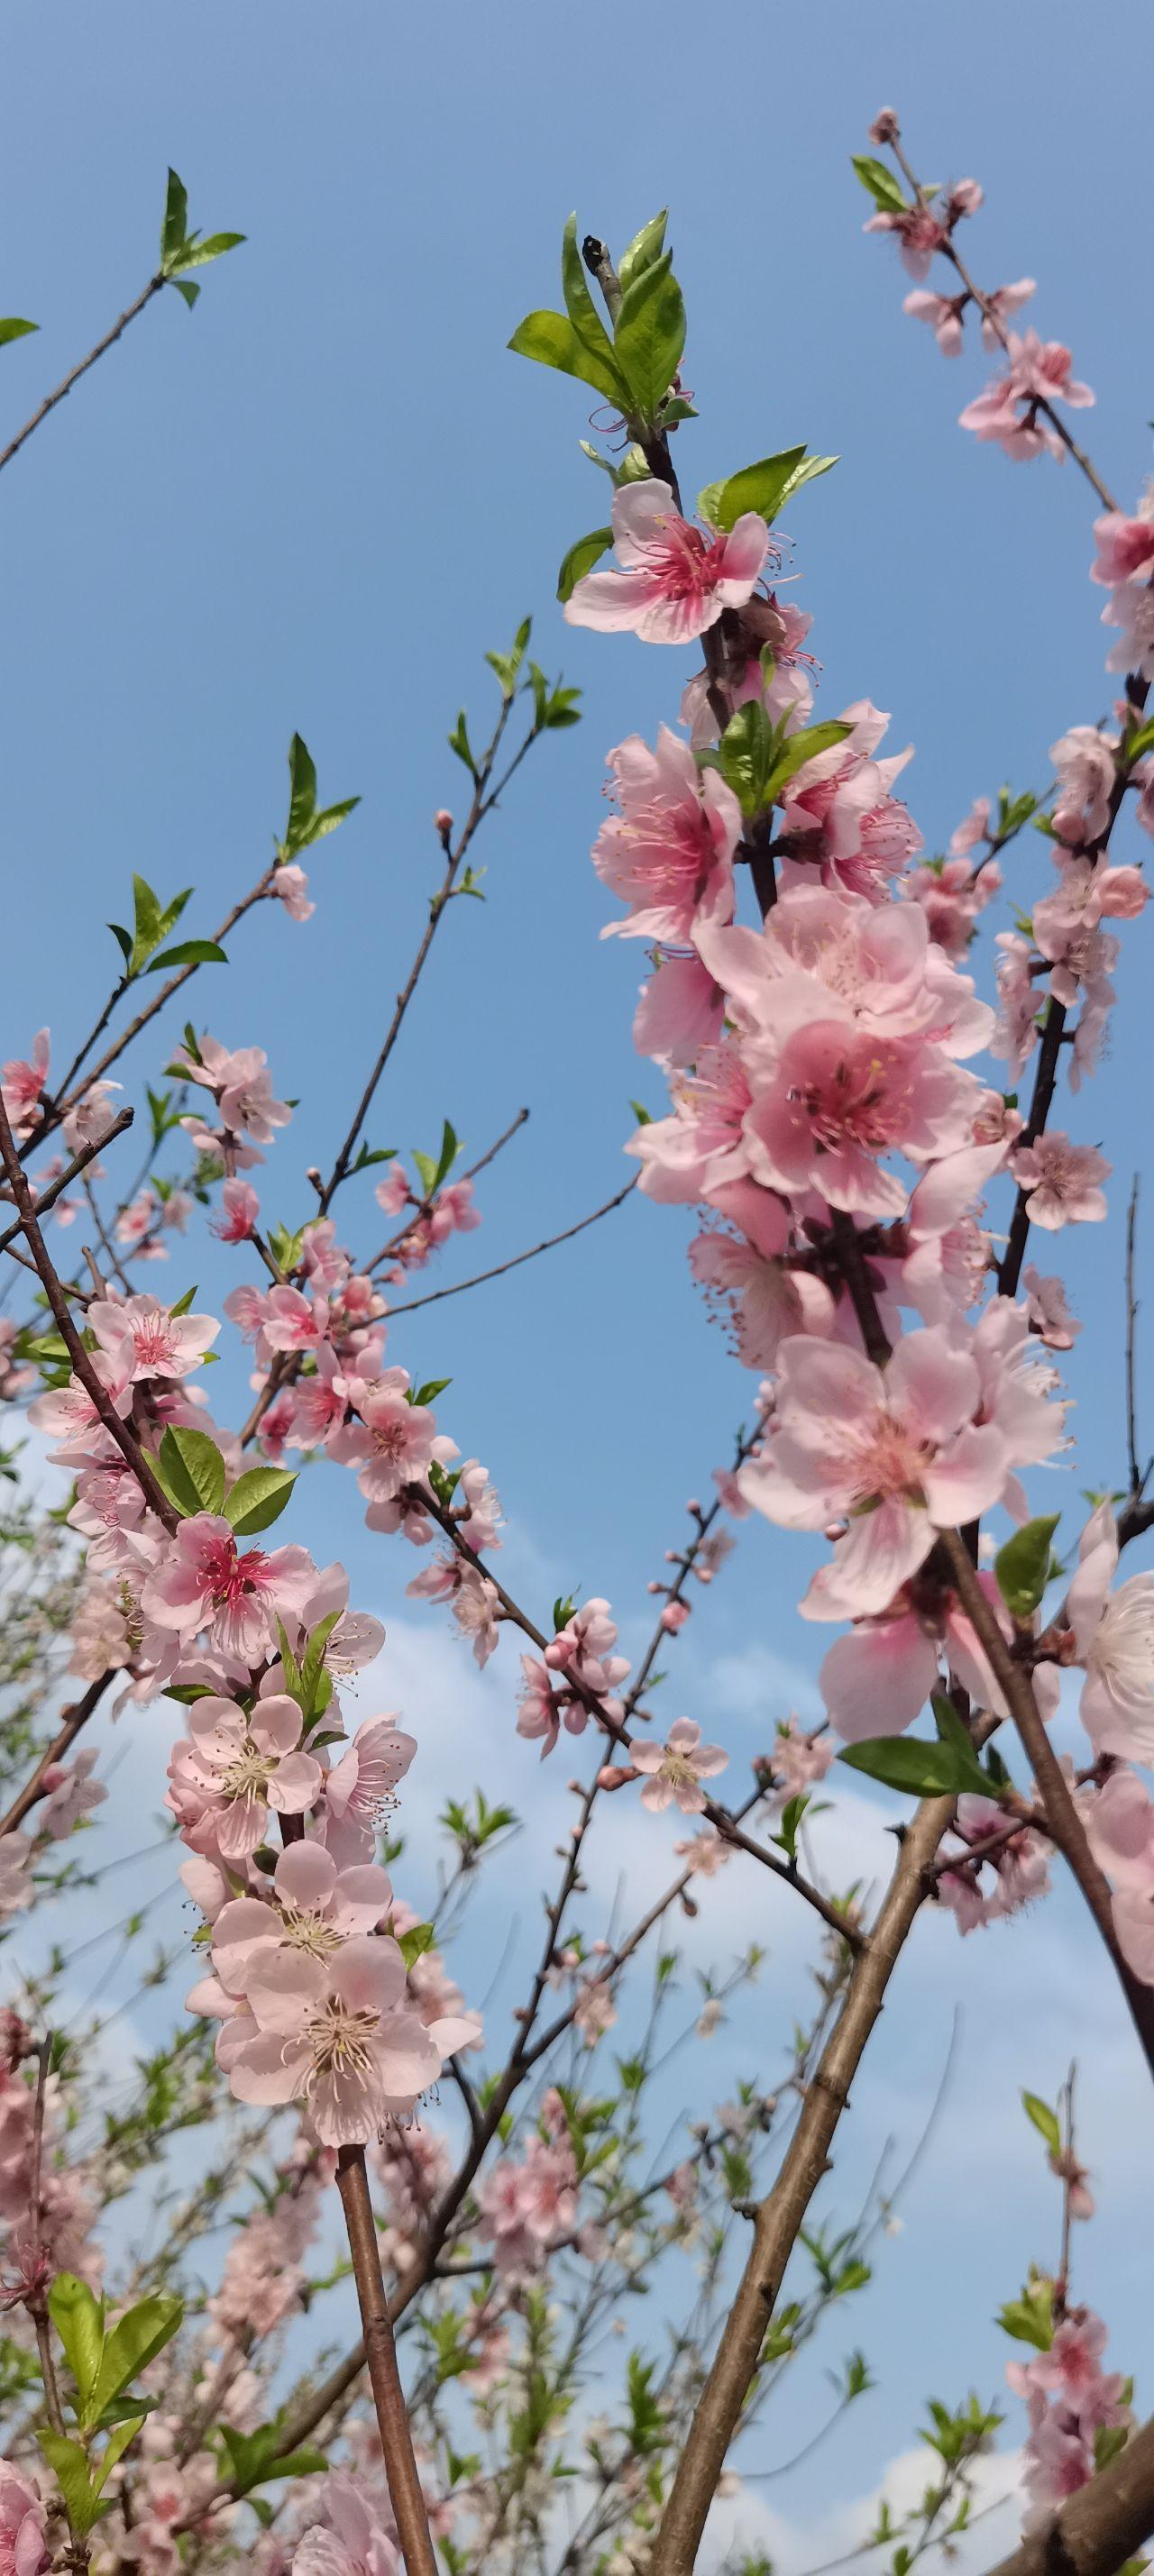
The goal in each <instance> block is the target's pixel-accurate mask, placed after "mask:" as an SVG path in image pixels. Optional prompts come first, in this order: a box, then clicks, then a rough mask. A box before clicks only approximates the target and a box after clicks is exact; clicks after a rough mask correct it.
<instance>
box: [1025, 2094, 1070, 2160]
mask: <svg viewBox="0 0 1154 2576" xmlns="http://www.w3.org/2000/svg"><path fill="white" fill-rule="evenodd" d="M1022 2109H1023V2111H1024V2112H1025V2114H1026V2118H1027V2119H1028V2120H1032V2121H1033V2123H1034V2127H1035V2128H1036V2129H1037V2130H1039V2131H1040V2133H1041V2135H1042V2137H1043V2138H1044V2139H1045V2141H1046V2144H1047V2146H1048V2148H1049V2150H1050V2153H1051V2155H1052V2156H1060V2155H1061V2152H1062V2132H1061V2129H1060V2127H1059V2125H1058V2114H1057V2112H1056V2111H1052V2110H1051V2109H1050V2105H1049V2103H1048V2102H1041V2101H1039V2099H1038V2096H1037V2094H1036V2093H1023V2095H1022Z"/></svg>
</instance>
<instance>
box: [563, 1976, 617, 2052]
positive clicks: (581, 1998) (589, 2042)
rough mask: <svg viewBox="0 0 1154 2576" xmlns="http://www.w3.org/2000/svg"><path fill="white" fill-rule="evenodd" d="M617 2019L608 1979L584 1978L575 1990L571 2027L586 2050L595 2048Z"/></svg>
mask: <svg viewBox="0 0 1154 2576" xmlns="http://www.w3.org/2000/svg"><path fill="white" fill-rule="evenodd" d="M616 2019H617V2007H616V2005H615V2003H614V2001H613V1995H612V1991H611V1988H610V1984H609V1979H608V1977H596V1976H594V1977H585V1978H583V1979H582V1982H581V1984H580V1986H579V1987H578V1990H577V2001H576V2003H575V2005H574V2007H573V2027H574V2029H575V2030H579V2031H580V2033H581V2037H582V2039H583V2040H584V2042H585V2046H586V2048H595V2047H596V2045H597V2042H598V2040H599V2039H603V2038H604V2036H605V2033H606V2031H607V2030H612V2028H613V2024H614V2022H615V2021H616Z"/></svg>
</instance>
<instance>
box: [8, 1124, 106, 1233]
mask: <svg viewBox="0 0 1154 2576" xmlns="http://www.w3.org/2000/svg"><path fill="white" fill-rule="evenodd" d="M135 1116H136V1111H135V1109H122V1110H121V1111H120V1114H119V1116H118V1117H116V1118H114V1119H113V1121H112V1125H111V1127H108V1128H106V1129H105V1132H104V1134H103V1136H101V1137H100V1138H99V1139H98V1140H97V1142H96V1144H94V1145H85V1146H84V1147H83V1148H82V1150H81V1152H80V1153H79V1154H77V1155H76V1156H75V1157H74V1159H73V1161H72V1162H71V1163H70V1164H69V1166H68V1169H67V1171H66V1172H62V1173H61V1175H60V1178H59V1180H58V1181H53V1183H52V1187H51V1189H49V1190H42V1191H40V1192H39V1193H38V1195H37V1199H36V1213H37V1215H38V1216H46V1215H47V1213H48V1210H49V1208H50V1207H53V1206H54V1205H55V1202H56V1200H57V1199H58V1198H59V1197H60V1196H61V1194H62V1192H63V1191H65V1190H66V1189H67V1188H68V1187H69V1185H70V1183H71V1182H73V1181H74V1180H76V1179H77V1178H78V1176H79V1174H80V1173H81V1172H83V1171H85V1170H86V1169H87V1167H88V1165H89V1163H94V1162H95V1160H96V1157H97V1155H98V1154H102V1153H103V1152H104V1150H105V1147H106V1146H107V1145H111V1144H113V1143H114V1142H115V1140H116V1138H117V1137H118V1136H123V1134H124V1131H125V1128H126V1127H131V1125H132V1122H133V1119H134V1118H135ZM89 1204H90V1205H91V1201H90V1202H89ZM23 1232H24V1226H23V1222H22V1220H21V1219H19V1218H18V1219H17V1222H16V1224H15V1225H10V1226H8V1227H7V1229H6V1231H5V1232H4V1233H3V1234H0V1252H6V1251H7V1249H8V1246H9V1244H10V1243H14V1242H15V1240H16V1237H17V1235H18V1234H23Z"/></svg>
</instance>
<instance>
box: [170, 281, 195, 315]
mask: <svg viewBox="0 0 1154 2576" xmlns="http://www.w3.org/2000/svg"><path fill="white" fill-rule="evenodd" d="M169 284H170V285H171V286H175V288H176V291H177V294H178V295H183V297H184V300H185V303H186V304H187V306H188V309H189V312H190V313H191V311H192V308H193V305H194V304H195V302H196V299H197V296H198V295H199V293H200V288H199V286H194V285H193V282H192V279H191V278H190V277H173V278H170V279H169Z"/></svg>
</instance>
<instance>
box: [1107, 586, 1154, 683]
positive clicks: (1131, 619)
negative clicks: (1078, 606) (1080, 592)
mask: <svg viewBox="0 0 1154 2576" xmlns="http://www.w3.org/2000/svg"><path fill="white" fill-rule="evenodd" d="M1102 624H1103V626H1120V627H1121V629H1122V634H1121V638H1120V641H1119V642H1118V643H1117V644H1112V645H1111V647H1110V651H1109V652H1108V654H1107V656H1106V668H1107V670H1108V671H1135V672H1137V673H1138V675H1139V676H1140V677H1141V678H1142V679H1144V680H1154V584H1152V583H1150V582H1137V581H1127V582H1123V583H1122V586H1121V588H1120V589H1118V590H1112V591H1111V593H1110V596H1109V599H1108V600H1107V602H1106V605H1105V607H1104V609H1103V611H1102Z"/></svg>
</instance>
